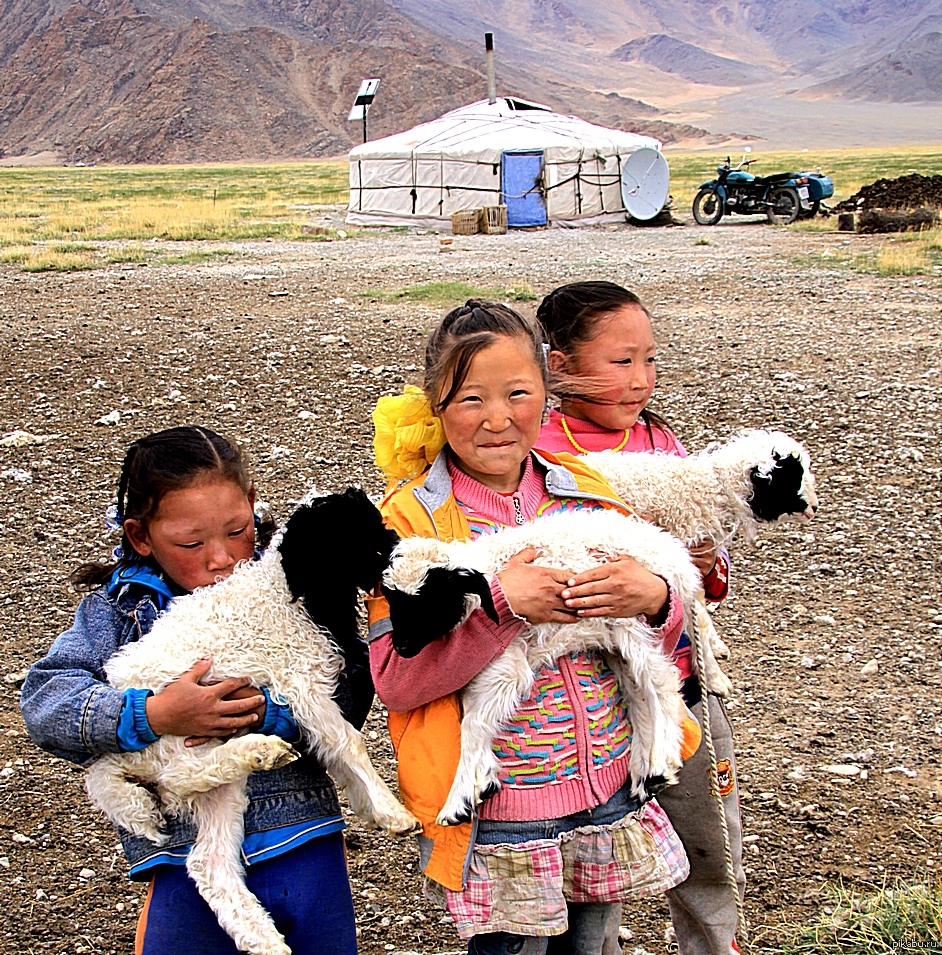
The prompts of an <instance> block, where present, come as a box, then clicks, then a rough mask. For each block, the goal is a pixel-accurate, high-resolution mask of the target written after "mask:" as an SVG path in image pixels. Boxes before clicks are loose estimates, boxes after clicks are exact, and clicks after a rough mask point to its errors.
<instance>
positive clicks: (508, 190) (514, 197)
mask: <svg viewBox="0 0 942 955" xmlns="http://www.w3.org/2000/svg"><path fill="white" fill-rule="evenodd" d="M500 170H501V179H500V188H501V192H502V193H503V201H504V202H505V203H506V204H507V225H508V226H510V227H511V228H513V227H517V228H520V227H521V226H528V225H546V199H545V197H544V195H543V153H542V152H519V153H516V152H505V153H502V154H501V161H500Z"/></svg>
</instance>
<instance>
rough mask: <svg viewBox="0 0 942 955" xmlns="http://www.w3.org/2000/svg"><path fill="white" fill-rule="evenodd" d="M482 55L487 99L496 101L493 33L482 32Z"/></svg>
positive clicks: (490, 101)
mask: <svg viewBox="0 0 942 955" xmlns="http://www.w3.org/2000/svg"><path fill="white" fill-rule="evenodd" d="M484 51H485V53H484V56H485V59H486V60H487V101H488V103H491V104H493V103H496V102H497V87H496V86H495V85H494V34H493V33H485V34H484Z"/></svg>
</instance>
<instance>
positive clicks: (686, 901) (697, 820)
mask: <svg viewBox="0 0 942 955" xmlns="http://www.w3.org/2000/svg"><path fill="white" fill-rule="evenodd" d="M709 701H710V728H711V729H712V731H713V748H714V750H715V752H716V761H717V765H718V766H719V767H720V770H721V771H720V791H721V792H723V793H725V795H724V796H723V808H724V810H725V814H726V825H727V826H728V827H729V844H730V850H731V852H732V857H733V871H734V872H735V874H736V882H737V884H738V885H739V893H740V896H742V895H743V893H744V891H745V887H746V875H745V873H744V872H743V868H742V820H741V819H740V816H739V780H738V777H737V775H736V759H735V756H734V754H733V731H732V727H731V726H730V723H729V717H728V716H727V715H726V707H725V706H724V705H723V701H722V700H721V699H720V698H719V697H718V696H715V695H714V694H710V696H709ZM702 707H703V704H702V702H701V703H698V704H696V705H695V706H693V707H691V709H692V711H693V714H694V716H696V718H697V721H698V722H699V723H700V725H701V726H702V725H703V719H702ZM657 801H658V802H659V803H660V805H661V807H662V808H663V810H664V812H666V813H667V816H668V818H669V819H670V821H671V824H672V825H673V827H674V829H675V830H676V831H677V835H678V836H680V841H681V842H682V843H683V844H684V849H685V850H686V852H687V858H688V859H689V860H690V875H689V876H688V877H687V879H686V880H685V881H683V882H681V883H680V885H678V886H677V887H676V888H673V889H671V890H670V891H669V892H668V893H667V903H668V905H669V906H670V912H671V921H672V922H673V925H674V934H675V935H676V936H677V947H678V949H679V951H680V955H730V952H735V951H737V949H734V948H733V947H732V943H733V939H734V938H735V935H736V926H737V924H738V915H737V912H736V899H735V896H734V895H733V891H732V889H731V888H730V885H729V883H728V881H727V876H726V855H725V851H724V848H723V830H722V829H721V828H720V820H719V815H718V812H717V806H716V799H715V798H714V796H713V795H712V793H711V792H710V758H709V756H708V754H707V748H706V743H705V742H701V743H700V748H699V749H698V750H697V751H696V753H694V754H693V756H692V757H691V758H690V759H688V760H687V762H686V763H684V767H683V769H682V770H681V771H680V774H679V777H678V782H677V785H676V786H671V787H670V788H668V789H665V790H664V791H663V792H661V793H659V794H658V797H657ZM621 914H622V913H621V906H617V911H614V912H612V913H610V915H609V920H608V924H607V926H606V932H605V944H604V946H603V948H602V955H617V953H618V951H619V943H618V927H619V925H620V924H621Z"/></svg>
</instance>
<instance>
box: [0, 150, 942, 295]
mask: <svg viewBox="0 0 942 955" xmlns="http://www.w3.org/2000/svg"><path fill="white" fill-rule="evenodd" d="M740 155H741V154H740ZM751 155H752V157H753V158H755V159H757V160H759V162H758V163H757V164H756V166H755V167H753V168H754V169H755V170H756V171H757V172H765V173H769V172H775V171H776V170H779V171H781V170H785V169H809V168H810V169H815V168H818V167H820V168H821V169H822V170H823V171H824V172H826V173H828V174H829V175H830V176H831V177H832V178H833V179H834V183H835V190H836V194H835V197H834V199H833V200H832V202H837V201H839V200H840V199H843V198H846V197H847V196H850V195H852V194H853V193H854V192H856V191H857V189H859V188H860V186H862V185H864V184H865V183H869V182H873V181H874V180H875V179H878V178H880V177H883V176H888V177H893V176H899V175H903V174H905V173H910V172H919V173H923V174H926V175H929V174H933V173H939V172H942V146H940V147H907V148H906V149H881V150H875V149H847V150H822V151H820V152H814V153H811V152H808V153H805V152H798V153H786V152H768V153H764V152H762V151H761V149H760V148H759V147H754V150H753V152H752V154H751ZM667 156H668V161H669V163H670V167H671V192H672V194H673V196H674V199H675V203H676V206H677V209H678V211H679V212H681V213H682V214H685V215H686V214H687V212H688V211H689V208H690V204H691V202H692V201H693V196H694V194H695V193H696V190H697V188H698V187H699V185H700V183H701V182H703V181H704V180H705V179H708V178H711V177H712V176H713V175H715V171H716V166H717V164H718V162H720V161H721V160H722V159H723V158H724V157H723V156H721V155H720V151H716V150H713V151H709V152H697V153H684V152H678V153H671V152H668V153H667ZM734 158H736V159H738V158H740V157H739V156H737V157H734ZM347 183H348V173H347V164H346V163H343V162H334V163H321V162H310V163H273V164H267V165H241V166H236V165H231V166H230V165H214V166H111V167H109V166H99V167H94V166H86V167H57V168H15V167H5V168H2V169H0V262H7V263H14V264H18V265H19V266H20V267H21V268H23V269H25V270H28V271H50V270H57V271H74V270H77V269H89V268H97V267H100V266H103V265H107V264H111V263H116V262H148V263H154V264H156V263H160V262H166V261H171V259H168V258H167V256H166V254H165V253H161V252H160V251H159V250H151V249H148V248H145V247H143V246H142V245H141V244H140V243H141V242H143V241H146V240H150V239H159V240H168V241H210V242H219V243H231V242H237V241H239V240H250V239H256V240H257V239H264V238H281V239H310V240H314V241H317V240H323V239H329V238H333V237H334V234H333V233H330V232H325V230H323V229H321V230H318V232H317V233H311V232H309V231H304V227H305V226H306V225H308V224H309V222H310V220H311V218H312V216H314V215H316V213H317V210H318V209H319V208H320V207H323V206H325V205H334V206H336V205H342V204H344V203H346V201H347ZM792 228H795V229H799V230H801V229H808V230H816V229H824V230H827V229H830V228H832V225H831V223H830V222H829V221H828V220H822V219H818V220H810V221H807V222H804V223H798V224H796V225H795V226H793V227H792ZM907 238H909V239H912V240H913V241H914V242H915V244H911V243H907V244H905V245H904V244H903V243H902V242H899V243H897V245H898V248H892V249H888V250H887V251H886V252H885V253H883V254H882V257H881V256H880V255H875V256H874V257H872V258H873V261H870V260H868V261H866V262H863V261H862V262H859V263H858V262H856V261H852V262H850V263H849V264H850V265H851V267H854V268H858V267H859V268H861V269H864V270H871V269H872V270H874V271H878V272H881V273H882V274H914V273H918V272H921V271H925V270H927V269H928V270H931V269H932V268H933V267H934V265H935V264H936V263H937V262H938V261H939V259H940V248H939V246H940V242H939V237H938V233H936V234H935V235H934V237H933V238H932V239H928V240H927V239H920V238H919V237H907ZM230 253H231V249H226V248H222V249H219V248H216V249H210V250H202V251H200V252H198V253H192V254H190V253H188V254H185V255H182V256H181V255H177V256H175V257H174V258H173V259H172V261H176V262H187V261H197V260H199V259H201V258H207V257H209V258H212V257H215V256H218V255H226V254H230ZM194 256H195V258H194ZM417 294H419V293H417Z"/></svg>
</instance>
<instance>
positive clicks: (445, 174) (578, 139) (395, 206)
mask: <svg viewBox="0 0 942 955" xmlns="http://www.w3.org/2000/svg"><path fill="white" fill-rule="evenodd" d="M660 147H661V144H660V143H659V142H658V140H656V139H651V138H649V137H647V136H639V135H637V134H635V133H626V132H623V131H621V130H618V129H608V128H606V127H605V126H596V125H594V124H593V123H587V122H585V121H584V120H581V119H579V118H578V117H576V116H564V115H562V114H560V113H554V112H553V111H552V110H551V109H550V108H549V107H547V106H540V105H539V104H537V103H528V102H526V101H525V100H520V99H513V98H511V97H499V98H496V101H495V102H493V103H491V102H488V101H487V100H481V101H480V102H478V103H472V104H470V105H469V106H462V107H460V108H459V109H453V110H451V111H450V112H448V113H445V115H444V116H441V117H439V118H438V119H435V120H432V121H431V122H429V123H423V124H422V125H420V126H416V127H414V128H413V129H409V130H406V131H405V132H403V133H396V134H395V135H394V136H386V137H385V138H384V139H377V140H375V141H373V142H368V143H364V144H363V145H362V146H357V147H356V148H355V149H352V150H351V151H350V206H349V211H348V213H347V222H349V223H352V224H357V225H391V226H402V225H415V226H422V227H427V228H437V227H438V228H442V229H445V230H449V229H450V228H451V215H452V213H453V212H457V211H459V210H462V209H479V208H481V207H483V206H494V205H498V204H505V205H506V206H507V219H508V224H509V226H510V227H511V228H514V227H517V228H519V227H524V226H538V225H556V226H580V225H594V224H596V223H599V222H617V221H622V222H623V221H624V220H625V203H624V201H623V198H622V172H623V170H624V169H625V166H626V164H627V163H628V160H629V157H630V156H631V155H632V154H633V153H635V152H637V151H638V150H640V149H645V150H646V153H645V155H646V156H651V155H652V153H651V151H656V156H655V159H657V160H658V166H659V168H662V169H663V170H664V173H666V163H664V161H663V158H662V157H661V155H660ZM637 158H638V159H641V157H640V156H639V157H637ZM639 165H641V167H642V168H643V169H644V168H647V167H649V166H650V165H651V161H650V160H648V161H647V162H643V163H640V164H639ZM666 198H667V186H666V182H665V184H664V196H663V199H662V200H661V202H662V203H663V201H664V199H666ZM659 209H660V206H658V208H657V209H654V211H653V212H652V213H651V214H652V215H654V214H656V213H657V211H659Z"/></svg>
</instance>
